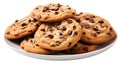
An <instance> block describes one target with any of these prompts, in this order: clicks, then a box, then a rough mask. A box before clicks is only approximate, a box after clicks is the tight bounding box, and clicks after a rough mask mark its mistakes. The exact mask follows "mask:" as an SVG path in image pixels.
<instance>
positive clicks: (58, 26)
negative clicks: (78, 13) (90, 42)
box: [35, 18, 82, 51]
mask: <svg viewBox="0 0 120 67" xmlns="http://www.w3.org/2000/svg"><path fill="white" fill-rule="evenodd" d="M81 36H82V28H81V26H80V25H79V23H77V22H76V21H75V20H74V19H71V18H68V19H65V20H62V21H60V22H54V23H42V24H41V25H40V27H39V28H38V30H37V31H36V33H35V40H36V41H37V42H38V45H39V46H40V47H42V48H45V49H50V50H54V51H60V50H66V49H69V48H71V47H73V46H74V45H75V44H76V43H77V41H78V40H80V38H81Z"/></svg>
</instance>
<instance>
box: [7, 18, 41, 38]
mask: <svg viewBox="0 0 120 67" xmlns="http://www.w3.org/2000/svg"><path fill="white" fill-rule="evenodd" d="M39 25H40V22H38V21H37V20H36V19H34V18H31V17H30V16H27V17H25V18H22V19H20V20H16V21H15V22H14V23H13V24H12V25H10V26H9V27H8V28H7V29H6V32H5V37H6V38H7V39H18V38H22V37H25V36H28V35H30V34H33V33H34V32H35V31H36V30H37V28H38V27H39Z"/></svg>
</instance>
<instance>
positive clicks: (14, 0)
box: [0, 0, 120, 67]
mask: <svg viewBox="0 0 120 67" xmlns="http://www.w3.org/2000/svg"><path fill="white" fill-rule="evenodd" d="M48 3H62V4H65V5H69V6H71V7H73V8H75V9H76V10H77V12H90V13H94V14H96V15H99V16H101V17H104V18H106V19H107V20H109V21H110V24H111V25H112V26H113V28H114V29H115V30H116V32H117V34H118V38H117V41H116V43H115V44H114V45H113V46H112V47H111V48H110V49H108V50H107V51H105V52H103V53H101V54H98V55H96V56H93V57H89V58H85V59H78V60H70V61H50V60H41V59H35V58H31V57H27V56H24V55H21V54H19V53H17V52H15V51H13V50H12V49H11V48H10V47H9V46H8V44H7V43H6V42H5V41H4V31H5V29H6V27H7V26H8V25H10V24H11V23H13V22H14V20H16V19H20V18H23V17H24V16H27V15H29V13H30V12H31V10H32V9H33V8H34V7H35V6H37V5H39V4H48ZM119 34H120V2H119V0H0V67H23V66H24V67H33V66H34V67H36V66H37V67H38V66H39V67H43V66H44V67H47V66H49V67H62V66H65V67H66V66H67V67H73V66H80V67H88V66H89V67H109V66H111V67H113V66H114V67H120V37H119Z"/></svg>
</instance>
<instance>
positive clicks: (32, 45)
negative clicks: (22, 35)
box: [20, 38, 53, 54]
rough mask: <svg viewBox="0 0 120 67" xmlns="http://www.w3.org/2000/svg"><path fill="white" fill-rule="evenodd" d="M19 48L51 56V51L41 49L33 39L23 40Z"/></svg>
mask: <svg viewBox="0 0 120 67" xmlns="http://www.w3.org/2000/svg"><path fill="white" fill-rule="evenodd" d="M20 47H21V48H22V49H24V50H25V51H27V52H31V53H37V54H51V53H53V51H51V50H47V49H43V48H41V47H40V46H39V45H38V44H37V42H36V41H35V40H34V38H27V39H24V40H23V41H22V42H21V43H20Z"/></svg>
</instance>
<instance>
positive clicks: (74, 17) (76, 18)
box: [71, 16, 81, 22]
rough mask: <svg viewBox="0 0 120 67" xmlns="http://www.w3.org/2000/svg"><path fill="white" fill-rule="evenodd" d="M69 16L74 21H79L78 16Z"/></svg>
mask: <svg viewBox="0 0 120 67" xmlns="http://www.w3.org/2000/svg"><path fill="white" fill-rule="evenodd" d="M71 18H73V19H74V20H75V21H77V22H81V20H80V18H78V17H76V16H73V17H71Z"/></svg>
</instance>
